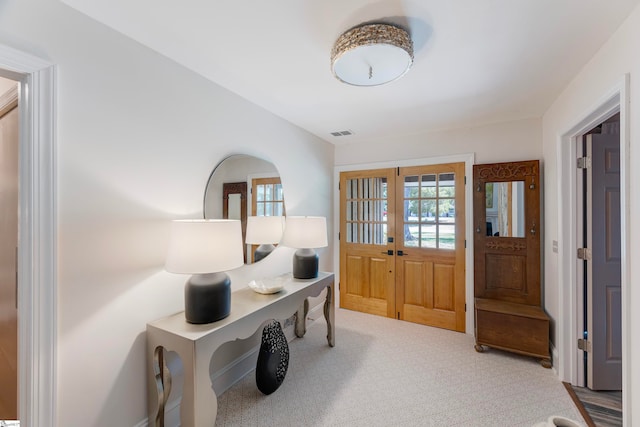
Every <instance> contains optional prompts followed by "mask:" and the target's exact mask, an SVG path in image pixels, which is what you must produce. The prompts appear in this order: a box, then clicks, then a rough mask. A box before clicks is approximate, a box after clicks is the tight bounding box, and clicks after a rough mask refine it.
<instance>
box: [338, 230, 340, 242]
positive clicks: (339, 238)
mask: <svg viewBox="0 0 640 427" xmlns="http://www.w3.org/2000/svg"><path fill="white" fill-rule="evenodd" d="M339 241H340V232H339V231H338V242H339Z"/></svg>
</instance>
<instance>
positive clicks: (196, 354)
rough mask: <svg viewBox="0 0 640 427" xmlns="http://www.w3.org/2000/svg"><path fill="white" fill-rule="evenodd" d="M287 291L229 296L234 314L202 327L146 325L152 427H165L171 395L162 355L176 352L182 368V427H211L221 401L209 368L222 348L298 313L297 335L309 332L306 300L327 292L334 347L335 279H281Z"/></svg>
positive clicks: (175, 319) (178, 320) (174, 319)
mask: <svg viewBox="0 0 640 427" xmlns="http://www.w3.org/2000/svg"><path fill="white" fill-rule="evenodd" d="M281 278H282V279H283V280H284V289H283V290H282V291H280V292H278V293H276V294H270V295H263V294H259V293H256V292H254V291H253V290H251V289H250V288H249V287H245V288H242V289H239V290H237V291H235V292H233V293H232V294H231V314H230V315H229V316H228V317H226V318H225V319H222V320H219V321H217V322H214V323H208V324H204V325H193V324H190V323H187V321H186V320H185V317H184V312H181V313H177V314H174V315H172V316H169V317H165V318H163V319H159V320H156V321H154V322H151V323H148V324H147V378H148V379H147V390H148V409H149V425H150V426H151V425H153V426H156V427H164V413H165V405H166V403H167V400H168V397H169V393H170V391H171V372H170V370H169V369H168V368H167V365H166V364H165V362H164V356H163V354H164V350H168V351H175V352H176V353H177V354H178V355H179V357H180V359H181V360H182V365H183V367H184V387H183V392H182V402H181V406H180V419H181V425H182V427H213V425H214V424H215V419H216V413H217V410H218V401H217V397H216V394H215V391H214V390H213V386H212V384H211V377H210V374H209V366H210V362H211V359H212V357H213V355H214V353H215V351H216V349H218V348H219V347H220V346H221V345H222V344H224V343H226V342H229V341H234V340H236V339H243V338H248V337H250V336H251V335H253V334H254V333H255V332H256V331H257V330H258V329H259V328H260V327H261V326H262V325H264V324H265V323H266V322H267V321H269V320H271V319H286V318H288V317H290V316H291V315H292V314H293V313H296V312H297V318H296V324H295V333H296V336H298V337H302V336H304V334H305V332H306V326H305V320H306V315H307V311H308V308H309V305H308V302H307V298H308V297H313V296H318V295H320V293H321V292H322V291H323V290H324V289H325V288H327V297H326V301H325V303H324V317H325V319H326V320H327V341H328V343H329V345H330V346H331V347H333V346H334V345H335V335H334V333H335V325H334V319H335V307H334V296H335V293H334V292H335V291H334V275H333V273H323V272H321V273H319V274H318V277H317V278H316V279H308V280H300V279H293V278H292V276H291V274H288V275H285V276H284V277H281Z"/></svg>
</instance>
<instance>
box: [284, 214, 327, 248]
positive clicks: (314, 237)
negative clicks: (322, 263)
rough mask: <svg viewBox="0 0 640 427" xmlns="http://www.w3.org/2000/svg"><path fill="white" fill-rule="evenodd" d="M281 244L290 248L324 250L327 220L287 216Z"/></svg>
mask: <svg viewBox="0 0 640 427" xmlns="http://www.w3.org/2000/svg"><path fill="white" fill-rule="evenodd" d="M286 221H287V222H286V225H285V228H284V235H283V236H282V244H283V245H285V246H288V247H290V248H301V249H302V248H324V247H325V246H327V245H328V243H327V220H326V218H325V217H323V216H288V217H287V220H286Z"/></svg>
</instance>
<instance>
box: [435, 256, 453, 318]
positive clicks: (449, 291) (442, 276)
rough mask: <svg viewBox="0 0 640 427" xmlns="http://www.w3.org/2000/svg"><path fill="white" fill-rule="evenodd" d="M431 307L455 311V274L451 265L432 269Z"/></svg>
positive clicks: (440, 265) (437, 266)
mask: <svg viewBox="0 0 640 427" xmlns="http://www.w3.org/2000/svg"><path fill="white" fill-rule="evenodd" d="M433 270H434V271H433V276H434V280H433V283H434V286H433V296H434V304H433V307H434V308H436V309H438V310H447V311H455V272H454V266H453V265H446V264H439V265H436V266H434V269H433Z"/></svg>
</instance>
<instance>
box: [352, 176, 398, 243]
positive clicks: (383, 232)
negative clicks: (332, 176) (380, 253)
mask: <svg viewBox="0 0 640 427" xmlns="http://www.w3.org/2000/svg"><path fill="white" fill-rule="evenodd" d="M346 187H347V188H346V189H345V191H346V203H345V209H346V212H345V213H346V216H345V217H346V221H345V222H346V224H345V226H346V234H347V235H346V242H347V243H359V244H370V245H386V244H387V207H388V204H387V194H388V193H387V191H388V183H387V179H386V178H382V177H377V178H376V177H373V178H356V179H348V180H347V181H346Z"/></svg>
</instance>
